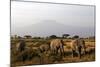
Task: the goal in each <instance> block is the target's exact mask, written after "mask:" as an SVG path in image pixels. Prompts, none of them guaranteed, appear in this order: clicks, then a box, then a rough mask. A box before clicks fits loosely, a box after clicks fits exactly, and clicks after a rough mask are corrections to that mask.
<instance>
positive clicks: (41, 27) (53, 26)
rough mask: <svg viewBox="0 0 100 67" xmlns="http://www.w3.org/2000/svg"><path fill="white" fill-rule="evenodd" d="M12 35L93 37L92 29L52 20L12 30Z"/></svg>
mask: <svg viewBox="0 0 100 67" xmlns="http://www.w3.org/2000/svg"><path fill="white" fill-rule="evenodd" d="M11 31H12V35H13V34H17V35H21V36H24V35H32V36H50V35H58V36H61V35H62V34H70V35H80V36H91V35H94V31H95V30H94V28H93V27H78V26H77V27H76V26H69V25H64V24H61V23H58V22H56V21H52V20H44V21H41V22H40V23H37V24H32V25H28V26H25V27H19V28H17V27H16V28H14V29H12V30H11Z"/></svg>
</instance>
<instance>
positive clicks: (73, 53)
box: [72, 49, 75, 58]
mask: <svg viewBox="0 0 100 67" xmlns="http://www.w3.org/2000/svg"><path fill="white" fill-rule="evenodd" d="M74 52H75V50H73V49H72V58H73V57H74Z"/></svg>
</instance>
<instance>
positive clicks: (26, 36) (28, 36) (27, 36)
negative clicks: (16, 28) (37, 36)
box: [24, 35, 32, 39]
mask: <svg viewBox="0 0 100 67" xmlns="http://www.w3.org/2000/svg"><path fill="white" fill-rule="evenodd" d="M24 37H25V38H27V39H29V38H32V36H30V35H25V36H24Z"/></svg>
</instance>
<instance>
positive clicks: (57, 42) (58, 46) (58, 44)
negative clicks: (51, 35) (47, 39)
mask: <svg viewBox="0 0 100 67" xmlns="http://www.w3.org/2000/svg"><path fill="white" fill-rule="evenodd" d="M50 48H51V53H53V54H58V50H60V54H61V55H64V44H63V41H62V40H61V39H53V40H52V41H51V43H50Z"/></svg>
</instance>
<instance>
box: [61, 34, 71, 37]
mask: <svg viewBox="0 0 100 67" xmlns="http://www.w3.org/2000/svg"><path fill="white" fill-rule="evenodd" d="M68 36H70V35H69V34H63V35H62V37H63V38H67V37H68Z"/></svg>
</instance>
